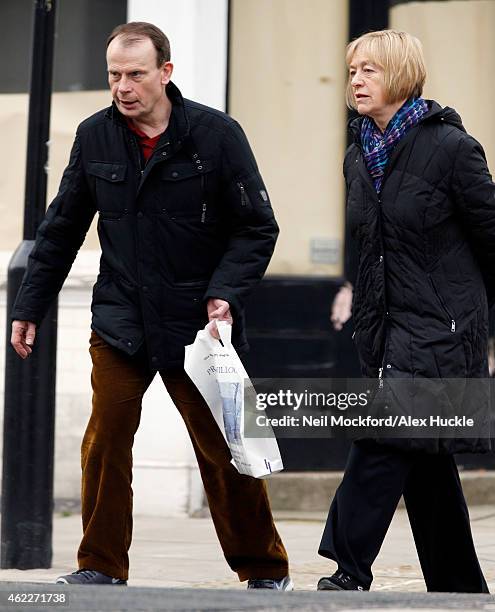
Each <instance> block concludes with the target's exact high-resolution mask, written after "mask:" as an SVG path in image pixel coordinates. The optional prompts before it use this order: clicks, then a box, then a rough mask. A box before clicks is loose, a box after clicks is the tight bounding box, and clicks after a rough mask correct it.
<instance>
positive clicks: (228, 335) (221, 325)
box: [216, 321, 232, 346]
mask: <svg viewBox="0 0 495 612" xmlns="http://www.w3.org/2000/svg"><path fill="white" fill-rule="evenodd" d="M216 323H217V329H218V335H219V336H220V340H221V341H222V343H223V345H224V346H231V344H232V325H231V324H230V323H227V321H217V322H216Z"/></svg>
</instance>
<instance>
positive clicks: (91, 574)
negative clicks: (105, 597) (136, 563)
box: [55, 569, 127, 586]
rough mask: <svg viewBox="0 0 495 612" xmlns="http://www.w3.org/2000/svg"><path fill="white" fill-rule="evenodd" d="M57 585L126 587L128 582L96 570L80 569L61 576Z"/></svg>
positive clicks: (56, 582)
mask: <svg viewBox="0 0 495 612" xmlns="http://www.w3.org/2000/svg"><path fill="white" fill-rule="evenodd" d="M55 584H119V585H123V586H126V585H127V581H126V580H121V579H120V578H112V577H111V576H107V575H106V574H102V573H101V572H97V571H96V570H87V569H80V570H77V571H76V572H72V574H67V575H65V576H59V577H58V578H57V580H56V581H55Z"/></svg>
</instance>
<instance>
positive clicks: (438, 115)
mask: <svg viewBox="0 0 495 612" xmlns="http://www.w3.org/2000/svg"><path fill="white" fill-rule="evenodd" d="M426 103H427V104H428V106H429V111H428V112H427V113H426V114H425V115H424V116H423V119H422V121H421V123H422V122H425V121H441V122H443V123H448V124H450V125H454V126H455V127H457V128H459V129H460V130H462V131H463V132H465V131H466V130H465V128H464V126H463V125H462V120H461V118H460V116H459V115H458V114H457V112H456V111H455V110H454V109H453V108H450V107H448V106H446V107H445V108H443V107H441V106H440V104H438V102H435V100H426ZM362 121H363V116H362V115H357V116H356V114H354V115H353V116H352V117H351V118H350V119H349V121H348V122H347V129H348V130H349V132H350V134H351V136H352V140H353V142H355V143H356V144H360V143H361V123H362Z"/></svg>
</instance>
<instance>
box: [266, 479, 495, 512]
mask: <svg viewBox="0 0 495 612" xmlns="http://www.w3.org/2000/svg"><path fill="white" fill-rule="evenodd" d="M342 476H343V472H285V473H284V472H281V473H280V474H274V475H273V476H271V477H270V478H268V479H267V484H268V491H269V494H270V503H271V506H272V509H273V510H274V511H276V512H278V511H297V512H328V508H329V506H330V502H331V500H332V499H333V496H334V494H335V490H336V489H337V487H338V486H339V484H340V481H341V480H342ZM460 476H461V481H462V488H463V490H464V495H465V497H466V501H467V503H468V505H469V506H475V505H476V506H477V505H488V504H495V471H488V470H473V471H469V472H461V473H460ZM400 505H401V506H402V505H403V500H402V499H401V502H400Z"/></svg>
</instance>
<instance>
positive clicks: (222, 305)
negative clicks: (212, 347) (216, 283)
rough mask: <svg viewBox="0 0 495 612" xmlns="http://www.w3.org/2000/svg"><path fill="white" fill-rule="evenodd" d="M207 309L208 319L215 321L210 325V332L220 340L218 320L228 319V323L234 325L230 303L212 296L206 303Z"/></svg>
mask: <svg viewBox="0 0 495 612" xmlns="http://www.w3.org/2000/svg"><path fill="white" fill-rule="evenodd" d="M206 310H207V311H208V321H214V323H212V324H211V325H210V326H209V327H210V334H211V335H212V336H213V337H214V338H216V339H217V340H219V339H220V336H219V335H218V329H217V325H216V321H227V323H230V325H232V322H233V319H232V315H231V314H230V304H229V303H228V302H226V301H225V300H221V299H220V298H210V299H209V300H208V303H207V304H206Z"/></svg>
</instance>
